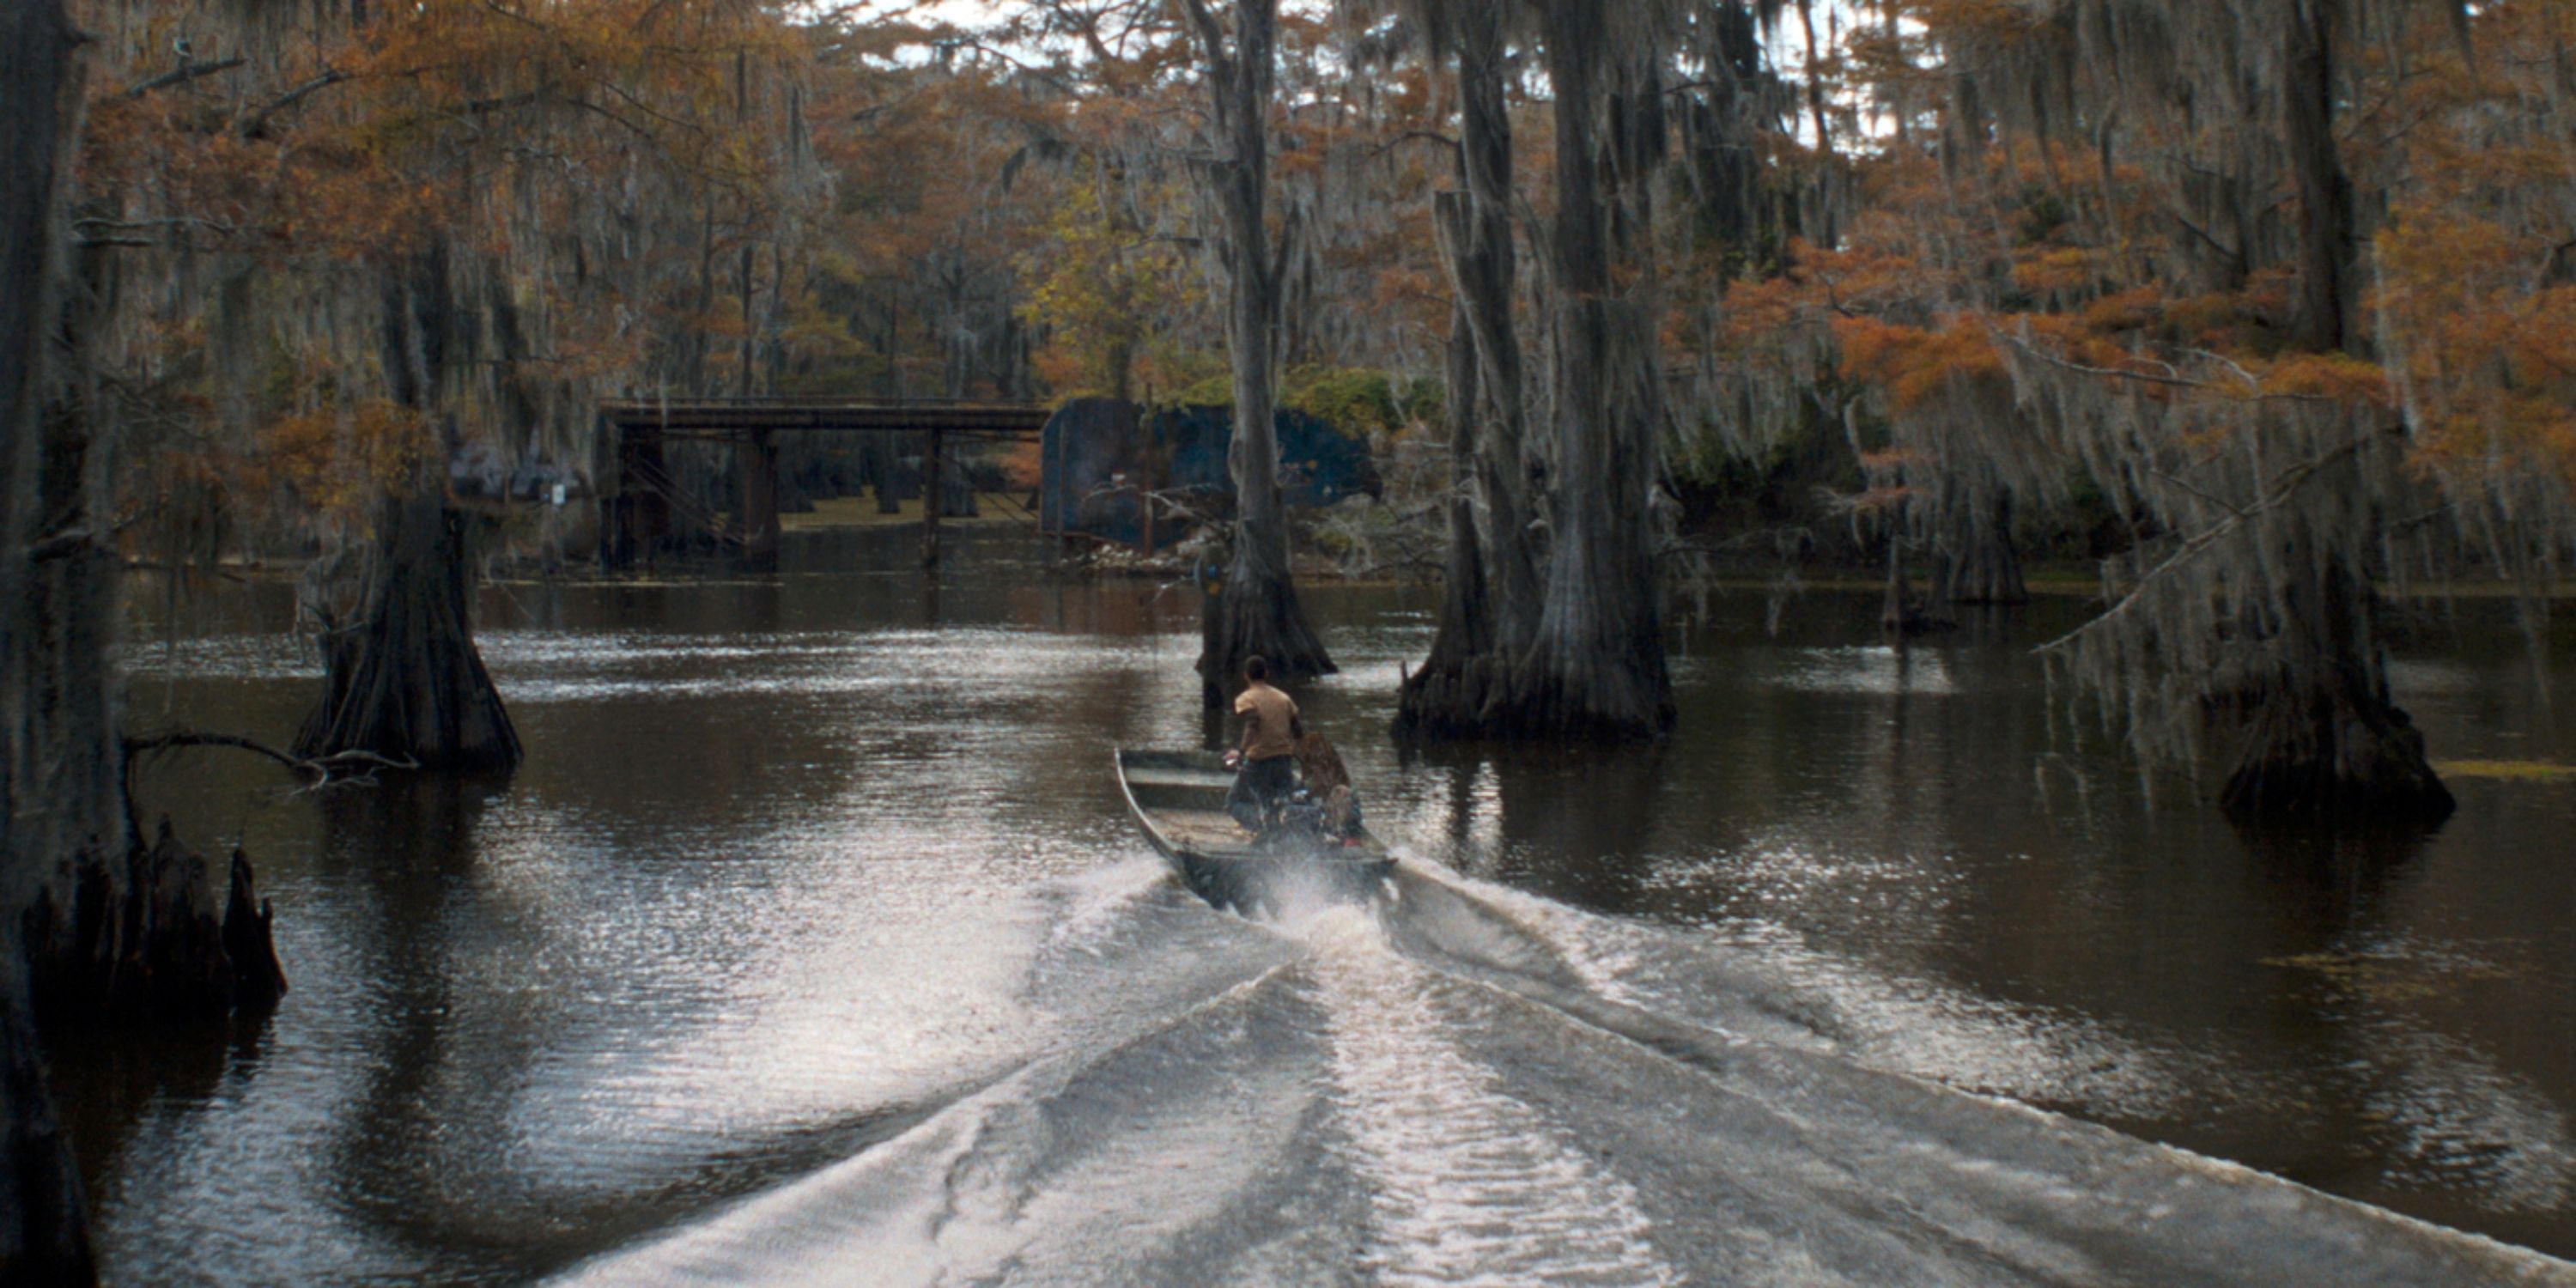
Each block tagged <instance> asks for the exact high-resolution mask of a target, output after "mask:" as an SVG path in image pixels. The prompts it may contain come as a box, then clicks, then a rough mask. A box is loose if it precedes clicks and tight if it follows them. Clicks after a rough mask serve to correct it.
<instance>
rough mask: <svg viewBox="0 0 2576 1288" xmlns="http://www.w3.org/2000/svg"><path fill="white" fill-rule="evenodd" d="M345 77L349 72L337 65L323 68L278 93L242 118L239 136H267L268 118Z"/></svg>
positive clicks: (249, 137)
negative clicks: (299, 83) (296, 84)
mask: <svg viewBox="0 0 2576 1288" xmlns="http://www.w3.org/2000/svg"><path fill="white" fill-rule="evenodd" d="M347 79H349V74H348V73H347V72H344V71H341V70H340V69H339V68H337V67H327V68H324V69H323V71H322V74H321V75H319V76H316V77H314V78H313V79H311V80H309V81H306V82H304V83H303V84H301V85H298V86H296V87H295V88H293V89H290V90H288V91H286V92H285V93H283V94H280V95H278V96H277V97H276V98H273V99H270V100H269V103H268V106H266V107H263V108H261V109H259V110H258V111H256V112H253V113H251V114H250V115H249V116H247V117H244V118H242V123H241V136H242V137H243V138H245V139H259V138H266V137H267V136H268V118H270V117H272V116H275V115H277V114H278V113H280V112H283V111H285V110H286V109H288V108H290V107H293V106H295V105H296V104H298V103H301V102H303V101H304V100H305V99H306V98H308V97H310V96H312V95H313V94H314V93H316V92H318V91H320V90H323V89H326V88H328V87H330V86H333V85H337V84H339V83H340V82H342V81H344V80H347Z"/></svg>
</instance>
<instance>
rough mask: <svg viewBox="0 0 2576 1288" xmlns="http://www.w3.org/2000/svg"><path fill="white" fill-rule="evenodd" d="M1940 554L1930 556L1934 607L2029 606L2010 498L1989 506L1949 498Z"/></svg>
mask: <svg viewBox="0 0 2576 1288" xmlns="http://www.w3.org/2000/svg"><path fill="white" fill-rule="evenodd" d="M1941 515H1942V523H1941V526H1942V529H1943V531H1942V535H1941V539H1940V548H1939V549H1938V550H1937V551H1935V552H1934V555H1933V571H1932V602H1933V603H1934V604H1935V605H1936V606H1941V607H1947V606H1949V605H1952V604H2027V603H2029V602H2030V590H2029V588H2028V587H2027V586H2025V585H2024V584H2023V583H2022V579H2021V554H2020V552H2019V551H2017V550H2015V549H2014V548H2013V539H2012V494H2011V493H2009V492H2003V491H2000V490H1998V491H1997V492H1995V494H1994V497H1993V499H1992V500H1991V501H1987V502H1984V503H1982V504H1981V503H1979V502H1977V501H1975V500H1969V499H1960V498H1957V497H1956V496H1954V497H1952V498H1950V499H1949V500H1948V501H1947V502H1946V503H1945V504H1943V506H1942V507H1941Z"/></svg>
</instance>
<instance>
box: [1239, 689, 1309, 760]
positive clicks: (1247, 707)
mask: <svg viewBox="0 0 2576 1288" xmlns="http://www.w3.org/2000/svg"><path fill="white" fill-rule="evenodd" d="M1234 713H1235V714H1236V715H1239V716H1241V717H1243V719H1244V722H1245V725H1246V726H1247V727H1246V729H1245V735H1244V739H1243V758H1244V759H1245V760H1269V759H1271V758H1273V757H1277V756H1293V755H1295V754H1296V753H1297V736H1296V735H1295V734H1293V733H1290V732H1289V727H1290V726H1291V725H1292V724H1293V723H1294V722H1295V721H1296V719H1297V702H1296V700H1295V699H1294V698H1291V697H1289V696H1288V695H1287V694H1285V693H1281V692H1280V691H1279V690H1277V689H1274V688H1271V687H1270V686H1269V685H1267V684H1261V683H1255V684H1253V685H1252V686H1251V687H1250V688H1247V689H1245V690H1244V691H1243V696H1241V697H1238V698H1236V699H1235V700H1234Z"/></svg>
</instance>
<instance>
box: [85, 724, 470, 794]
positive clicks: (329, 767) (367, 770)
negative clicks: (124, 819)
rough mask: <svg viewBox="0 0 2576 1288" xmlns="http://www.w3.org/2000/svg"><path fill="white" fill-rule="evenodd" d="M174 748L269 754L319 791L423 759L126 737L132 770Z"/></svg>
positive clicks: (209, 738) (235, 741)
mask: <svg viewBox="0 0 2576 1288" xmlns="http://www.w3.org/2000/svg"><path fill="white" fill-rule="evenodd" d="M173 747H230V748H232V749H234V750H236V751H247V752H251V753H253V754H255V755H261V756H266V757H268V758H269V759H270V760H274V761H276V762H277V763H279V764H281V765H284V766H286V767H287V768H289V769H292V770H294V771H295V772H297V773H299V774H307V775H310V776H311V777H312V779H313V781H311V782H309V783H306V784H305V785H304V786H303V787H301V788H299V789H297V790H299V791H318V790H320V789H321V788H324V787H339V786H356V785H363V784H367V783H372V782H374V781H375V777H376V773H377V771H379V770H385V769H418V768H420V762H419V761H417V760H413V759H410V758H409V757H393V756H380V755H378V754H376V753H375V752H372V751H340V752H333V753H332V754H330V755H328V756H315V757H305V756H298V755H294V754H292V753H290V752H283V751H279V750H278V749H277V748H275V747H272V746H269V745H268V744H267V743H264V742H261V741H259V740H258V739H256V738H245V737H242V736H241V735H240V734H232V733H195V732H190V731H186V730H174V731H172V732H170V733H160V734H153V735H152V736H150V737H146V738H128V739H126V740H125V766H126V769H127V771H128V772H129V773H131V772H132V770H133V768H134V758H135V757H137V756H140V755H143V754H145V753H147V752H155V751H167V750H169V749H170V748H173Z"/></svg>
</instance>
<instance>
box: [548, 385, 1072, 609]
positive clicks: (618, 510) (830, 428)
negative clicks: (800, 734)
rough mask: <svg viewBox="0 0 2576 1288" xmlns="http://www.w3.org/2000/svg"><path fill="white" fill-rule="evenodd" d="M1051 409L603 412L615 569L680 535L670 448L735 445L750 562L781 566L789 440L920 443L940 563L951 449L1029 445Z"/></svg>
mask: <svg viewBox="0 0 2576 1288" xmlns="http://www.w3.org/2000/svg"><path fill="white" fill-rule="evenodd" d="M1049 414H1050V409H1049V408H1047V407H1045V406H1042V405H1039V404H1035V403H979V402H952V401H922V400H913V401H894V402H886V401H870V402H860V401H851V400H845V399H826V398H690V399H649V400H648V399H625V400H613V401H608V402H603V403H601V404H600V406H599V415H600V419H601V420H603V421H605V422H607V423H608V424H609V425H610V426H611V427H612V428H613V430H614V431H615V437H616V443H617V490H616V492H615V493H613V494H612V495H611V497H610V499H609V501H608V512H607V513H606V514H604V515H602V516H601V517H602V519H603V520H604V521H605V523H606V530H605V531H604V532H603V533H602V534H601V536H602V538H603V540H604V542H605V543H606V545H605V547H604V549H605V550H606V552H607V554H608V558H609V562H610V563H612V564H623V563H627V562H631V561H632V560H633V559H634V557H635V556H636V554H637V553H638V552H639V551H644V550H648V549H650V548H651V545H652V543H653V542H654V541H656V540H659V539H660V538H662V537H664V536H666V535H668V534H669V533H670V531H671V507H670V486H669V478H670V476H669V473H668V470H667V468H666V464H665V460H664V456H663V447H664V445H665V444H668V443H671V442H675V441H678V442H708V443H730V444H732V445H733V448H734V451H735V453H736V456H735V461H736V463H737V464H738V465H739V466H740V468H739V469H738V470H736V471H735V473H736V475H737V476H738V477H739V478H740V480H741V488H740V493H739V495H738V497H737V498H736V500H737V504H738V513H739V515H740V518H739V521H738V523H739V527H740V529H741V534H742V552H743V559H744V562H745V563H747V564H749V565H750V566H752V567H754V568H760V569H768V568H775V567H777V566H778V444H777V435H778V434H779V433H780V432H781V431H788V430H794V431H799V432H816V431H819V432H824V433H843V434H920V435H922V436H923V438H924V441H925V443H926V447H925V450H924V452H923V459H922V469H921V473H922V506H921V510H922V521H921V557H922V562H923V563H924V564H928V565H933V566H936V565H937V564H938V562H939V514H940V511H941V510H942V509H944V508H946V507H945V505H944V504H943V502H944V501H945V499H946V498H945V494H944V490H943V484H944V481H945V475H944V472H943V470H942V465H943V463H944V462H945V459H946V451H947V446H948V440H950V439H951V438H963V439H987V440H989V439H1030V438H1035V437H1036V436H1037V434H1038V432H1039V431H1040V430H1042V429H1044V428H1045V427H1046V422H1047V416H1048V415H1049Z"/></svg>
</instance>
